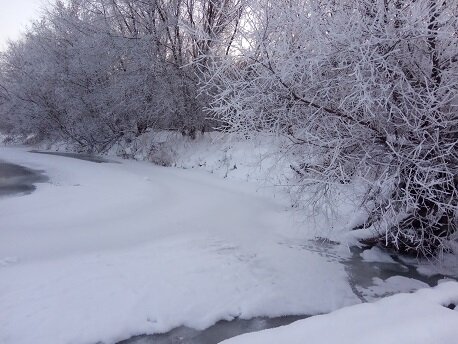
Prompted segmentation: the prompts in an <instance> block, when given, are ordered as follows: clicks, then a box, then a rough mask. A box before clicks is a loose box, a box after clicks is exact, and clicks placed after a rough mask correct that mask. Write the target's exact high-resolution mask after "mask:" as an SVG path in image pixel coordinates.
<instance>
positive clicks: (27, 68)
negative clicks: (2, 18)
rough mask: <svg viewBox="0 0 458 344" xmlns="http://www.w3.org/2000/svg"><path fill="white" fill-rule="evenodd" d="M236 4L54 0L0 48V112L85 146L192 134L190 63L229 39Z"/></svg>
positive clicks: (200, 120) (19, 126)
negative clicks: (160, 132)
mask: <svg viewBox="0 0 458 344" xmlns="http://www.w3.org/2000/svg"><path fill="white" fill-rule="evenodd" d="M241 9H243V2H242V1H241V0H186V1H185V0H154V1H142V0H69V1H65V2H64V1H57V2H56V3H55V5H54V6H52V7H51V8H50V9H49V10H48V11H47V13H46V15H44V17H43V18H42V19H41V20H40V21H38V22H35V23H34V25H33V27H32V29H31V30H30V31H29V32H28V33H27V34H26V36H25V37H24V38H23V39H22V40H21V41H18V42H14V43H12V44H11V46H10V47H9V49H8V50H7V51H6V53H5V54H3V55H2V58H1V61H0V65H1V71H0V84H1V85H2V87H3V88H4V89H5V90H7V91H8V94H9V96H8V98H5V97H3V99H4V101H3V105H1V109H0V113H1V114H2V115H1V116H2V118H7V121H8V123H9V124H8V126H9V127H10V128H12V130H15V131H19V132H26V133H39V134H41V135H48V136H49V135H51V136H60V137H63V138H65V139H71V140H72V141H74V142H76V143H78V144H79V145H80V146H82V147H83V148H85V149H97V150H103V149H105V148H107V147H109V146H110V145H112V144H113V143H114V142H116V141H117V140H119V139H121V138H129V137H131V136H135V135H139V134H142V133H143V132H145V131H146V130H148V129H150V128H155V129H173V130H183V132H186V133H188V134H189V135H191V136H193V135H195V131H196V130H197V129H200V130H205V127H207V126H209V124H211V123H209V122H208V120H207V118H206V115H205V114H204V112H203V105H204V104H205V101H206V99H205V97H204V96H203V95H201V94H200V93H199V88H198V85H197V83H198V78H197V75H198V73H202V68H201V65H199V64H196V63H195V62H196V61H199V60H200V58H201V56H203V55H204V53H205V54H208V53H209V52H210V51H211V50H221V49H223V47H226V46H228V45H229V44H230V43H229V42H230V37H231V33H232V32H233V30H234V23H235V22H236V21H237V18H238V17H239V14H240V11H241ZM197 66H199V68H197ZM6 99H7V100H6ZM3 122H6V120H5V119H4V120H3Z"/></svg>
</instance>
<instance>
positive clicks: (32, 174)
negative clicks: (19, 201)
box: [0, 160, 48, 197]
mask: <svg viewBox="0 0 458 344" xmlns="http://www.w3.org/2000/svg"><path fill="white" fill-rule="evenodd" d="M47 181H48V177H47V176H46V175H45V174H44V172H43V171H39V170H33V169H30V168H27V167H24V166H20V165H15V164H11V163H9V162H6V161H1V160H0V197H4V196H11V195H17V194H22V195H26V194H30V193H32V192H33V191H34V190H35V189H36V186H35V184H36V183H45V182H47Z"/></svg>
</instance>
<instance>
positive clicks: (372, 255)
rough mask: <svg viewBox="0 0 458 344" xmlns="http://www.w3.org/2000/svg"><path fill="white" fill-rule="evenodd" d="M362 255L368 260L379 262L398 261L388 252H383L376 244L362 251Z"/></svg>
mask: <svg viewBox="0 0 458 344" xmlns="http://www.w3.org/2000/svg"><path fill="white" fill-rule="evenodd" d="M361 257H362V258H363V259H364V261H366V262H378V263H396V262H395V261H394V260H393V258H391V257H390V255H389V254H388V253H386V252H383V251H382V250H381V249H380V248H378V247H377V246H374V247H372V248H370V249H368V250H364V251H363V252H362V253H361Z"/></svg>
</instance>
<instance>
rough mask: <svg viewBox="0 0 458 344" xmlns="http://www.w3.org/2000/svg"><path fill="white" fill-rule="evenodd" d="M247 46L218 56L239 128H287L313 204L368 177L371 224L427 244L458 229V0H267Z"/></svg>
mask: <svg viewBox="0 0 458 344" xmlns="http://www.w3.org/2000/svg"><path fill="white" fill-rule="evenodd" d="M252 6H253V10H251V11H249V12H250V13H251V14H252V15H253V16H254V19H251V22H253V23H255V25H257V29H256V30H253V31H251V32H248V35H247V36H246V38H245V42H247V43H246V44H245V45H244V46H242V47H241V48H240V50H239V54H238V55H233V56H228V57H227V58H226V59H224V60H221V58H220V57H217V58H215V59H214V60H213V65H212V68H213V72H212V76H211V77H210V78H209V80H216V81H213V82H214V84H216V85H218V87H216V88H215V87H213V92H212V93H211V94H212V107H211V111H213V112H214V114H215V115H216V116H217V117H218V118H221V120H222V121H223V126H222V127H223V128H224V129H225V130H228V131H237V132H240V131H242V132H245V133H246V134H247V135H252V133H253V132H259V131H263V132H265V131H268V132H271V133H274V134H275V135H281V136H285V137H287V138H288V139H289V140H290V142H291V145H289V147H288V148H287V150H288V151H289V152H290V153H291V157H292V159H293V160H294V162H293V163H292V164H291V166H292V168H293V170H294V171H295V174H296V181H295V182H294V186H293V187H292V188H293V189H295V190H296V192H297V194H298V198H299V199H302V200H303V199H305V198H307V199H308V201H309V203H307V204H308V205H309V206H310V204H316V203H317V202H319V201H320V200H323V199H326V198H328V197H331V198H332V197H333V195H334V194H335V193H337V192H338V190H339V189H340V188H341V186H342V185H343V184H347V183H352V184H357V185H361V186H362V188H363V189H364V190H365V195H364V197H363V198H362V201H361V207H364V208H366V209H367V212H368V214H369V216H368V219H367V220H366V223H365V224H363V226H366V227H369V226H370V227H372V228H374V229H376V230H377V231H378V233H380V234H381V235H383V238H384V243H385V244H386V245H392V246H394V247H396V248H398V249H402V250H405V251H414V252H418V253H421V254H423V255H432V254H436V253H437V252H438V250H442V249H446V247H447V241H448V240H450V239H451V238H452V235H454V234H455V233H456V232H457V218H458V197H457V195H458V191H457V190H458V179H457V177H456V176H457V175H458V153H457V144H458V143H457V139H456V137H457V132H458V131H457V130H458V115H457V105H458V104H457V99H458V97H457V95H458V94H457V81H458V63H456V62H457V56H458V55H457V53H458V47H457V45H458V40H457V36H456V33H457V32H458V31H457V29H458V22H457V18H458V16H457V14H458V5H457V2H456V1H447V4H446V3H445V1H430V0H417V1H401V0H399V1H394V2H387V1H383V0H363V1H358V2H353V1H344V0H341V1H325V0H322V1H320V0H316V1H305V0H304V1H301V0H297V1H296V0H292V1H287V2H270V1H261V2H260V3H256V4H253V5H252Z"/></svg>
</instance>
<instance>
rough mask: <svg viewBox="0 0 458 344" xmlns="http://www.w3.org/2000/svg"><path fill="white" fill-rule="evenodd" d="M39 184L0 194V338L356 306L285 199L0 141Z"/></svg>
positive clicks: (114, 332) (194, 175) (2, 150)
mask: <svg viewBox="0 0 458 344" xmlns="http://www.w3.org/2000/svg"><path fill="white" fill-rule="evenodd" d="M0 160H6V161H8V162H11V163H16V164H21V165H24V166H26V167H29V168H33V169H37V170H44V171H45V173H46V174H47V175H48V176H49V177H50V182H49V183H42V184H37V190H36V191H35V192H33V193H32V194H30V195H27V196H15V197H7V198H0V218H1V223H0V262H1V264H0V309H1V310H2V311H1V312H0V343H2V344H3V343H4V344H9V343H11V344H13V343H14V344H22V343H24V344H26V343H27V344H29V343H34V344H41V343H43V344H53V343H59V344H62V343H96V342H98V341H103V342H105V343H112V342H115V341H117V340H121V339H125V338H128V337H130V336H132V335H135V334H142V333H160V332H165V331H168V330H169V329H171V328H174V327H177V326H180V325H186V326H189V327H193V328H198V329H199V328H205V327H208V326H210V325H212V324H213V323H215V322H216V321H217V320H220V319H232V318H234V317H241V318H251V317H254V316H271V317H273V316H279V315H283V314H317V313H325V312H329V311H332V310H335V309H338V308H340V307H343V306H347V305H351V304H355V303H359V299H358V298H357V297H356V296H355V295H354V293H353V292H352V289H351V287H350V284H349V282H348V276H347V273H346V272H345V269H344V267H343V266H342V265H341V264H340V263H339V262H338V261H336V259H331V258H330V257H327V256H326V255H322V254H320V252H319V250H316V252H315V251H313V250H307V249H303V248H301V247H297V246H289V245H285V244H284V243H285V242H289V241H301V240H304V233H303V232H302V231H301V230H299V228H298V227H297V226H296V225H295V224H294V221H293V220H291V216H290V215H291V214H290V212H289V211H287V210H286V209H287V208H288V207H287V205H288V204H287V203H286V202H284V198H283V197H280V196H278V197H274V196H275V195H274V194H272V190H270V189H258V188H257V187H256V186H255V185H253V184H248V183H245V182H240V181H235V180H228V179H222V178H220V177H217V176H212V175H211V174H209V173H206V172H203V171H196V170H181V169H176V168H162V167H157V166H153V165H151V164H150V163H146V162H137V161H120V162H121V163H102V164H95V163H92V162H88V161H82V160H76V159H70V158H66V157H62V156H53V155H45V154H34V153H30V152H27V150H26V149H25V148H13V147H8V148H7V147H0Z"/></svg>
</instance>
